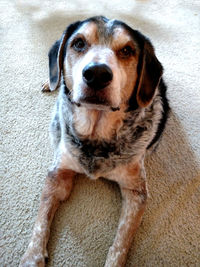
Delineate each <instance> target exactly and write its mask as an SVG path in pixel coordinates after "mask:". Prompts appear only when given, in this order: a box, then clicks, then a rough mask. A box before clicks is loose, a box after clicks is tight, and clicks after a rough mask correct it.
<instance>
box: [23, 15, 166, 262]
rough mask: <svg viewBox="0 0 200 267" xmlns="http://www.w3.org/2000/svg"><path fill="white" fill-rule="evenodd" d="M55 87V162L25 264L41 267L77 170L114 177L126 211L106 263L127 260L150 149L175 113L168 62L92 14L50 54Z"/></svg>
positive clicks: (132, 34)
mask: <svg viewBox="0 0 200 267" xmlns="http://www.w3.org/2000/svg"><path fill="white" fill-rule="evenodd" d="M49 66H50V88H49V87H48V86H49V85H48V84H45V86H44V89H47V90H48V89H50V90H55V89H57V88H58V87H60V92H59V97H58V100H57V104H56V106H55V111H54V115H53V120H52V123H51V127H50V134H51V139H52V143H53V146H54V151H55V158H54V164H53V167H52V168H51V170H50V171H49V173H48V176H47V179H46V183H45V187H44V190H43V194H42V198H41V205H40V210H39V215H38V218H37V220H36V225H35V227H34V231H33V236H32V240H31V242H30V244H29V247H28V250H27V252H26V254H25V255H24V257H23V260H22V262H21V265H22V266H43V265H44V260H45V257H46V255H47V253H46V245H47V242H48V236H49V229H50V224H51V221H52V219H53V216H54V213H55V211H56V209H57V207H58V205H59V202H60V201H62V200H65V199H67V198H68V196H69V194H70V192H71V189H72V182H73V179H74V177H75V175H76V173H84V174H86V175H87V176H89V177H90V178H91V179H97V178H99V177H105V178H107V179H109V180H112V181H116V182H117V183H118V184H119V186H120V189H121V192H122V196H123V205H122V215H121V218H120V222H119V226H118V230H117V234H116V237H115V240H114V243H113V245H112V247H111V248H110V250H109V253H108V257H107V260H106V266H107V267H108V266H109V267H110V266H123V265H124V264H125V261H126V256H127V252H128V249H129V247H130V245H131V242H132V239H133V236H134V233H135V230H136V229H137V227H138V226H139V224H140V222H141V218H142V214H143V212H144V208H145V204H146V199H147V189H146V178H145V170H144V157H145V153H146V150H147V149H149V148H152V147H153V146H155V145H156V144H157V142H158V141H159V138H160V136H161V134H162V131H163V129H164V126H165V123H166V120H167V115H168V111H169V106H168V101H167V98H166V87H165V85H164V82H163V80H162V78H161V76H162V66H161V64H160V62H159V61H158V60H157V58H156V56H155V54H154V49H153V47H152V45H151V43H150V41H149V40H148V39H146V38H145V37H144V36H143V35H142V34H140V33H139V32H138V31H135V30H132V29H131V28H130V27H128V26H127V25H126V24H124V23H122V22H119V21H110V20H108V19H106V18H104V17H94V18H90V19H88V20H86V21H83V22H76V23H74V24H72V25H70V26H69V27H68V28H67V30H66V31H65V32H64V34H63V36H62V38H61V39H60V40H59V41H57V42H56V43H55V44H54V46H53V47H52V48H51V50H50V53H49Z"/></svg>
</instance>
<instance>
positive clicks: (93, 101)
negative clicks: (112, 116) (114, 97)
mask: <svg viewBox="0 0 200 267" xmlns="http://www.w3.org/2000/svg"><path fill="white" fill-rule="evenodd" d="M74 104H76V105H77V106H78V107H80V106H85V107H86V108H88V109H97V110H111V111H116V110H120V107H114V106H113V105H112V104H111V103H110V101H108V100H107V99H106V98H105V97H102V96H98V95H89V96H87V95H85V96H82V97H81V98H80V99H79V101H78V102H76V101H74Z"/></svg>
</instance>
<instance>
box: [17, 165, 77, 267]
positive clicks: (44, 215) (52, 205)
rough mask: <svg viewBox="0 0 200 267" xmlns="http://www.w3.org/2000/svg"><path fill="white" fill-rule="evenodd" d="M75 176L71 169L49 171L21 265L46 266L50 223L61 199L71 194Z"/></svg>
mask: <svg viewBox="0 0 200 267" xmlns="http://www.w3.org/2000/svg"><path fill="white" fill-rule="evenodd" d="M74 176H75V172H73V171H71V170H61V169H54V170H53V171H51V172H49V173H48V176H47V178H46V181H45V185H44V189H43V192H42V196H41V202H40V207H39V212H38V216H37V219H36V222H35V226H34V229H33V234H32V238H31V241H30V243H29V246H28V249H27V251H26V253H25V254H24V256H23V258H22V260H21V263H20V266H23V267H25V266H27V267H28V266H40V267H41V266H45V260H46V259H45V257H46V256H47V250H46V246H47V242H48V239H49V233H50V225H51V222H52V220H53V217H54V214H55V212H56V210H57V208H58V206H59V203H60V201H63V200H65V199H67V198H68V197H69V195H70V192H71V190H72V185H73V178H74Z"/></svg>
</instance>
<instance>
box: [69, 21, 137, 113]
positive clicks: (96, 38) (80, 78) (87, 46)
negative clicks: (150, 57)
mask: <svg viewBox="0 0 200 267" xmlns="http://www.w3.org/2000/svg"><path fill="white" fill-rule="evenodd" d="M138 55H139V49H138V47H137V44H136V43H135V42H134V40H133V39H132V38H131V36H130V34H129V33H128V32H127V30H126V29H124V28H123V27H122V26H120V25H118V26H116V25H115V24H114V23H113V22H112V21H108V22H107V23H105V22H102V21H101V22H100V23H99V22H98V23H95V22H93V21H89V22H86V23H84V24H83V25H82V26H81V27H80V28H79V29H78V30H77V31H76V32H75V33H74V34H73V35H72V36H71V38H70V39H69V41H68V44H67V47H66V57H65V60H64V78H65V82H66V85H67V87H68V88H69V90H70V92H71V95H72V100H73V101H74V102H75V103H78V104H81V105H87V106H88V107H90V106H91V107H93V105H96V108H99V109H104V108H106V107H112V108H118V107H119V106H120V105H121V103H123V102H126V101H127V100H128V99H129V98H130V96H131V94H132V91H133V88H134V84H135V82H136V79H137V62H138ZM91 104H92V105H91Z"/></svg>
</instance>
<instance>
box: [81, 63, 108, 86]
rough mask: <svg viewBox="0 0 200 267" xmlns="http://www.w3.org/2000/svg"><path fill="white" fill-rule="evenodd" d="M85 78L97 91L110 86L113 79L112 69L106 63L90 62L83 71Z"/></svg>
mask: <svg viewBox="0 0 200 267" xmlns="http://www.w3.org/2000/svg"><path fill="white" fill-rule="evenodd" d="M82 75H83V80H84V82H85V83H86V84H87V86H88V87H89V88H91V89H93V90H95V91H98V90H101V89H103V88H105V87H106V86H108V85H109V84H110V83H111V81H112V79H113V73H112V70H111V69H110V68H109V66H107V65H106V64H100V63H96V62H92V63H89V64H88V65H87V66H86V67H85V68H84V69H83V72H82Z"/></svg>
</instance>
